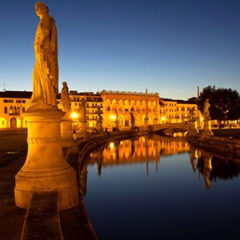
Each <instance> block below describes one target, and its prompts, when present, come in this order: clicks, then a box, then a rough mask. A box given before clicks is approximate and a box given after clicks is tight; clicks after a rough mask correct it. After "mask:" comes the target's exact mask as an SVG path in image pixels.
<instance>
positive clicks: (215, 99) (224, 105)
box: [197, 86, 240, 120]
mask: <svg viewBox="0 0 240 240" xmlns="http://www.w3.org/2000/svg"><path fill="white" fill-rule="evenodd" d="M207 98H208V99H209V103H210V105H211V106H210V109H209V111H210V115H211V118H212V119H216V120H236V119H238V118H239V117H240V94H239V92H238V91H236V90H232V89H230V88H228V89H227V88H216V87H215V86H213V87H212V86H208V87H206V88H204V89H203V91H202V92H201V94H200V97H199V98H198V100H197V104H198V107H199V109H200V111H201V112H203V105H204V102H205V100H206V99H207Z"/></svg>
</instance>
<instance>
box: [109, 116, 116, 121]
mask: <svg viewBox="0 0 240 240" xmlns="http://www.w3.org/2000/svg"><path fill="white" fill-rule="evenodd" d="M109 118H110V119H111V120H113V121H114V120H116V118H117V117H116V116H115V115H110V116H109Z"/></svg>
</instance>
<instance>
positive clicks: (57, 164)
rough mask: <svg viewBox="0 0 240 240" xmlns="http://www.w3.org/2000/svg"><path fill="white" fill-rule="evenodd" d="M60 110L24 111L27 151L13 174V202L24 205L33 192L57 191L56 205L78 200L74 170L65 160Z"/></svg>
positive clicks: (75, 202)
mask: <svg viewBox="0 0 240 240" xmlns="http://www.w3.org/2000/svg"><path fill="white" fill-rule="evenodd" d="M63 115H64V114H63V112H62V111H60V110H57V108H54V107H52V108H48V109H42V110H41V109H40V110H32V111H30V110H29V111H27V112H26V113H25V114H24V117H25V119H26V120H27V124H28V140H27V141H28V154H27V159H26V162H25V164H24V165H23V167H22V168H21V170H20V171H19V172H18V173H17V175H16V176H15V180H16V184H15V203H16V205H17V206H18V207H21V208H27V207H28V206H29V203H30V201H31V197H32V194H33V192H49V191H57V193H58V208H59V209H66V208H71V207H73V206H75V205H77V203H78V190H77V180H76V173H75V171H74V169H73V168H72V167H71V166H70V165H69V164H68V163H67V162H66V161H65V159H64V156H63V152H62V145H61V137H60V121H61V118H62V117H63Z"/></svg>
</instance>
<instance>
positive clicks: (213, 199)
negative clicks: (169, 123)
mask: <svg viewBox="0 0 240 240" xmlns="http://www.w3.org/2000/svg"><path fill="white" fill-rule="evenodd" d="M239 172H240V162H238V161H237V160H226V159H225V160H222V159H219V158H217V157H215V156H212V155H210V154H209V153H207V152H203V151H200V150H198V149H195V148H193V147H192V146H189V144H188V143H187V142H186V141H185V140H184V139H181V138H168V137H161V136H157V135H153V136H149V137H139V138H136V139H131V140H124V141H119V142H112V143H109V144H108V145H106V146H103V147H101V148H99V149H96V150H95V151H94V152H91V153H90V155H89V158H88V160H87V161H86V164H85V166H84V167H83V169H82V179H81V189H82V192H83V193H84V202H85V206H86V208H87V211H88V215H89V218H90V219H91V222H92V225H93V227H94V229H95V231H96V234H97V235H98V237H99V239H193V238H194V239H226V238H227V239H237V238H239V234H240V230H239V217H240V206H239V204H240V191H239V188H240V178H239Z"/></svg>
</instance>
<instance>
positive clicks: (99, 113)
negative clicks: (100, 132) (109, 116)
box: [97, 106, 102, 121]
mask: <svg viewBox="0 0 240 240" xmlns="http://www.w3.org/2000/svg"><path fill="white" fill-rule="evenodd" d="M97 115H98V119H99V120H100V121H102V111H101V107H100V106H98V107H97Z"/></svg>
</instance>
